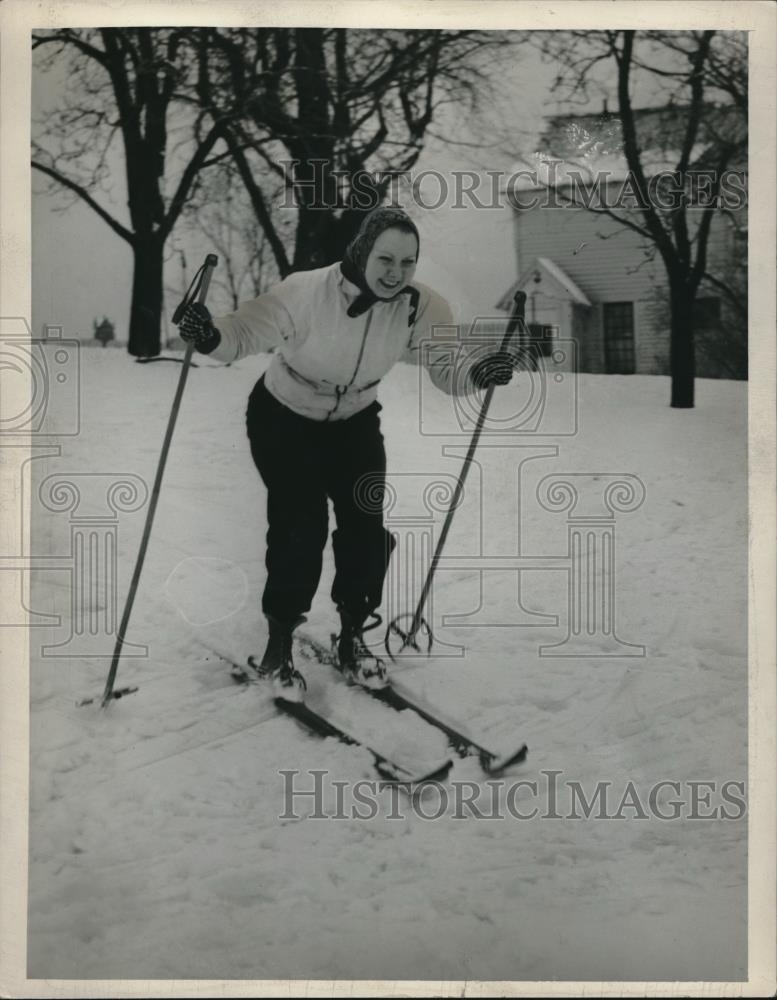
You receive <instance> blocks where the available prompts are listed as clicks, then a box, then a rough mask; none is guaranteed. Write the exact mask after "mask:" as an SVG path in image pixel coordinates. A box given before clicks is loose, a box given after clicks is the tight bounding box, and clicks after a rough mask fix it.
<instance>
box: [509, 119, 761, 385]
mask: <svg viewBox="0 0 777 1000" xmlns="http://www.w3.org/2000/svg"><path fill="white" fill-rule="evenodd" d="M687 113H688V112H687V109H686V108H683V107H676V106H673V105H668V106H665V107H661V108H649V109H643V110H641V111H637V112H635V116H636V123H637V135H638V140H639V143H640V148H641V156H642V162H643V164H644V165H645V173H646V175H647V177H648V178H650V179H651V185H653V184H654V185H655V186H654V187H651V190H652V191H655V193H656V197H657V198H662V197H663V198H664V201H663V202H662V204H665V205H667V206H668V205H669V204H671V203H672V202H671V200H667V199H671V198H672V197H675V198H676V197H678V196H679V192H677V190H676V180H675V181H674V184H675V189H674V190H673V189H672V188H671V183H672V182H671V178H670V177H669V174H670V172H672V171H674V169H675V168H676V165H677V162H678V159H679V152H678V151H679V149H680V146H681V138H682V135H683V134H684V131H685V125H686V122H687ZM704 121H705V124H704V127H703V128H702V129H701V130H700V134H699V141H698V142H697V145H696V147H695V148H694V150H693V152H692V156H691V164H692V180H691V187H692V190H690V192H689V191H688V190H687V189H686V192H685V193H686V195H688V194H690V196H692V198H695V199H696V202H697V203H698V206H699V207H689V208H688V210H687V216H688V220H689V230H690V232H691V236H692V237H693V235H694V233H695V232H696V229H697V227H698V225H699V223H700V221H701V218H702V215H703V213H704V212H708V211H712V212H714V217H713V221H712V224H711V229H710V235H709V241H708V261H707V272H708V273H709V274H710V275H711V276H712V278H713V279H714V280H713V281H705V282H703V283H702V285H701V286H700V288H699V292H698V294H697V300H696V345H697V350H696V357H697V374H698V375H700V376H702V377H726V378H731V377H739V378H742V377H746V370H747V368H746V366H747V319H746V311H745V310H746V305H744V304H745V303H746V287H747V285H746V264H747V259H746V258H747V222H746V219H747V207H746V204H745V202H746V191H745V186H744V185H745V181H746V173H745V164H744V157H743V156H740V157H739V160H738V161H736V162H735V163H734V169H732V170H731V171H730V174H729V175H727V180H726V183H725V185H724V187H723V189H722V191H721V196H720V199H719V202H720V204H719V206H718V207H713V208H710V207H701V206H703V205H704V204H705V194H706V196H707V200H706V204H707V205H709V176H710V170H709V164H710V163H711V162H713V161H712V160H711V154H713V153H714V152H715V150H716V148H717V146H716V143H717V142H719V135H720V133H723V132H725V133H727V134H728V135H729V136H730V135H731V134H732V130H733V129H734V128H737V129H739V130H740V132H739V133H737V134H738V135H741V137H742V148H744V145H745V141H746V140H745V138H744V136H743V135H742V131H743V129H744V125H743V124H742V123H741V122H738V121H736V120H735V116H734V113H733V112H732V111H731V110H729V109H716V112H715V113H714V114H707V115H705V116H704ZM715 129H719V130H720V133H717V134H716V132H715ZM621 149H622V143H621V128H620V120H619V119H618V118H617V117H616V116H613V115H610V114H608V113H607V110H606V107H605V110H604V111H603V112H602V113H601V114H599V115H579V116H574V115H559V116H555V117H552V118H549V119H547V125H546V130H545V133H544V135H543V136H542V137H541V140H540V143H539V146H538V149H537V150H536V152H535V153H534V154H532V155H531V156H527V157H525V158H523V159H522V160H521V161H520V162H519V163H518V164H516V166H515V169H514V171H513V173H512V175H511V178H510V181H509V185H508V191H507V193H508V196H509V198H510V202H511V204H512V207H513V212H514V246H515V253H516V259H517V272H518V273H517V277H516V280H515V281H514V282H513V283H512V285H511V286H510V287H509V288H507V289H506V290H505V293H504V295H503V296H502V298H501V299H500V301H499V302H498V308H500V309H503V310H507V311H509V309H510V306H511V303H512V298H513V294H514V293H515V292H516V291H517V290H519V289H522V290H523V291H525V292H526V293H527V309H526V317H527V320H528V321H529V323H530V325H531V329H532V330H533V333H534V336H535V337H536V338H537V341H538V344H539V345H540V349H541V351H542V353H548V352H549V351H550V350H552V343H553V340H554V339H561V340H564V339H566V338H573V339H574V340H575V341H576V345H577V350H576V353H577V365H578V369H579V370H580V371H586V372H605V373H620V374H633V373H636V374H668V372H669V325H670V322H669V321H670V316H669V295H668V287H667V276H666V270H665V268H664V264H663V262H662V260H661V257H660V255H659V254H658V253H657V251H656V249H655V247H654V246H653V245H652V244H651V243H650V242H649V241H647V240H646V239H645V237H644V236H642V235H641V234H639V233H637V232H635V231H634V230H632V229H629V228H627V227H626V226H625V225H624V224H623V222H622V221H619V219H623V218H626V219H628V218H632V219H633V220H634V221H636V222H638V223H640V224H641V223H642V219H641V215H640V214H639V212H638V210H637V208H636V200H635V197H634V191H635V189H634V187H633V182H632V180H631V179H630V177H629V173H628V169H627V166H626V161H625V157H624V156H623V154H622V152H621ZM705 178H706V180H705ZM604 209H609V210H611V211H615V212H616V215H617V216H618V218H613V217H612V216H611V215H608V214H606V212H605V211H604ZM663 218H664V224H665V225H669V224H670V223H669V215H668V212H666V213H664V215H663ZM724 286H725V288H724ZM726 289H730V290H733V292H734V298H732V297H731V295H729V294H727V293H726ZM737 292H739V293H740V295H739V303H740V304H739V307H738V308H737V307H736V305H735V303H734V299H736V298H737V296H736V293H737ZM570 356H571V355H570Z"/></svg>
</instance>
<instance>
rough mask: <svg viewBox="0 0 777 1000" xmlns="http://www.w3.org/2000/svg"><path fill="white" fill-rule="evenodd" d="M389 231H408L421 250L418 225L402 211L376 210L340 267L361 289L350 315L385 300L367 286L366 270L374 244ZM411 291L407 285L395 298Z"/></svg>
mask: <svg viewBox="0 0 777 1000" xmlns="http://www.w3.org/2000/svg"><path fill="white" fill-rule="evenodd" d="M387 229H402V230H404V231H405V232H410V233H413V235H414V236H415V238H416V241H417V242H418V246H419V249H420V245H421V239H420V237H419V235H418V230H417V229H416V226H415V223H414V222H413V221H412V220H411V218H410V216H409V215H407V213H405V212H403V211H402V209H401V208H376V209H374V210H373V211H372V212H370V214H369V215H367V216H365V218H364V219H363V220H362V224H361V226H359V231H358V233H357V234H356V236H355V237H354V238H353V239H352V240H351V242H350V243H349V244H348V246H347V248H346V251H345V254H344V255H343V260H342V262H341V264H340V269H341V271H342V272H343V276H344V277H345V278H347V279H348V281H350V282H352V283H353V284H354V285H356V286H357V287H358V288H359V290H360V294H359V295H357V297H356V299H355V300H354V301H353V302H352V303H351V305H350V306H349V308H348V315H349V316H352V317H353V316H361V315H362V313H365V312H366V311H367V310H368V309H369V308H370V306H372V305H374V303H375V302H378V301H386V300H385V299H380V297H379V296H377V295H376V294H375V293H374V292H373V291H372V289H371V288H370V286H369V285H368V284H367V280H366V278H365V277H364V269H365V267H366V266H367V258H368V257H369V256H370V253H371V252H372V248H373V247H374V246H375V241H376V240H377V238H378V237H379V236H380V234H381V233H384V232H385V231H386V230H387ZM412 291H413V289H412V287H411V286H410V285H406V286H405V287H404V288H401V289H400V290H399V291H398V292H397V295H396V296H394V298H396V297H397V296H398V295H402V294H404V293H412Z"/></svg>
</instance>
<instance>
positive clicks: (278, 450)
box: [246, 378, 395, 621]
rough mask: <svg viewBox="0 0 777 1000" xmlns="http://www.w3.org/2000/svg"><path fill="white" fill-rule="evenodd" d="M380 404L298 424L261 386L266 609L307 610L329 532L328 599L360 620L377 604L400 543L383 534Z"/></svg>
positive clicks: (252, 406) (254, 416) (251, 425)
mask: <svg viewBox="0 0 777 1000" xmlns="http://www.w3.org/2000/svg"><path fill="white" fill-rule="evenodd" d="M380 409H381V407H380V404H379V403H377V402H375V403H373V404H371V405H370V406H368V407H367V408H366V409H365V410H362V411H361V412H360V413H357V414H356V415H355V416H353V417H350V418H348V419H347V420H338V421H325V422H324V421H318V420H309V419H308V418H307V417H302V416H300V415H299V414H297V413H294V412H293V410H290V409H289V408H288V407H286V406H284V405H283V404H282V403H280V402H278V400H276V399H275V397H274V396H273V395H272V394H271V393H270V392H269V390H268V389H267V388H266V386H265V384H264V379H263V378H262V379H260V380H259V382H258V383H257V384H256V386H255V388H254V390H253V392H252V393H251V396H250V398H249V401H248V411H247V414H246V424H247V431H248V438H249V441H250V443H251V454H252V456H253V459H254V463H255V464H256V467H257V469H258V470H259V474H260V475H261V477H262V480H263V482H264V484H265V486H266V487H267V524H268V529H267V555H266V564H267V583H266V585H265V588H264V594H263V595H262V610H263V612H264V613H265V614H266V615H272V616H273V617H274V618H276V619H278V620H280V621H292V620H293V619H295V618H297V617H298V616H299V615H301V614H304V613H305V612H306V611H308V610H309V609H310V606H311V604H312V602H313V597H314V596H315V593H316V590H317V588H318V584H319V580H320V578H321V566H322V555H323V550H324V546H325V545H326V541H327V536H328V534H329V508H328V502H327V501H328V499H330V500H331V501H332V506H333V508H334V513H335V521H336V524H337V528H336V530H335V531H334V532H333V533H332V548H333V551H334V558H335V579H334V583H333V585H332V600H333V601H334V602H335V604H336V605H337V606H338V607H342V608H344V609H345V610H346V611H347V612H348V613H349V614H350V615H352V616H354V617H356V618H358V619H360V620H361V619H363V618H364V617H366V615H367V614H368V613H369V612H371V611H373V610H374V609H375V608H377V607H378V605H379V604H380V603H381V598H382V593H383V580H384V577H385V575H386V570H387V568H388V562H389V559H390V558H391V552H392V549H393V548H394V544H395V543H394V538H393V536H392V535H390V534H389V532H387V531H386V530H385V529H384V527H383V496H384V490H385V480H386V452H385V448H384V446H383V435H382V434H381V431H380V417H379V416H378V414H379V412H380Z"/></svg>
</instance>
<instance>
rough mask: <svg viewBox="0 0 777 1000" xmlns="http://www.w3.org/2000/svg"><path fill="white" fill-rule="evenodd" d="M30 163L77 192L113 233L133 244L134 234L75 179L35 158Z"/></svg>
mask: <svg viewBox="0 0 777 1000" xmlns="http://www.w3.org/2000/svg"><path fill="white" fill-rule="evenodd" d="M31 165H32V167H33V168H34V169H35V170H40V172H41V173H42V174H46V176H47V177H51V178H52V179H53V180H55V181H56V182H57V184H61V185H62V187H65V188H67V189H68V190H70V191H73V192H74V193H75V194H77V195H78V197H79V198H80V199H81V200H82V201H83V202H85V203H86V204H87V205H88V206H89V207H90V208H91V209H92V210H93V211H95V212H96V213H97V214H98V215H99V216H100V218H101V219H102V220H103V221H104V222H107V224H108V225H109V226H110V227H111V229H112V230H113V231H114V232H115V233H117V234H118V235H119V236H121V238H122V239H123V240H126V241H127V243H129V245H130V246H134V244H135V234H134V233H132V232H130V230H129V229H126V228H125V227H124V226H122V224H121V223H120V222H117V221H116V219H114V218H113V216H112V215H110V214H109V213H108V212H106V211H105V209H104V208H103V207H102V206H101V205H98V203H97V202H96V201H95V200H94V198H92V196H91V195H90V194H89V192H88V191H87V190H86V188H84V187H82V186H81V185H80V184H77V183H76V182H75V181H72V180H71V179H70V178H69V177H66V176H65V175H64V174H61V173H60V172H59V171H58V170H54V169H53V167H47V166H46V165H45V164H44V163H38V162H37V161H36V160H32V162H31Z"/></svg>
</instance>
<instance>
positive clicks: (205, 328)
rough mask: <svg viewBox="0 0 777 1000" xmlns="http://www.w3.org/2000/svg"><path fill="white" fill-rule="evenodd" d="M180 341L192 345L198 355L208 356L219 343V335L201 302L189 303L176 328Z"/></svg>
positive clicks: (206, 308)
mask: <svg viewBox="0 0 777 1000" xmlns="http://www.w3.org/2000/svg"><path fill="white" fill-rule="evenodd" d="M178 332H179V333H180V334H181V339H182V340H185V341H186V343H187V344H194V346H195V347H196V349H197V350H198V351H199V352H200V354H210V352H211V351H215V350H216V348H217V347H218V346H219V344H220V343H221V334H220V333H219V332H218V330H217V329H216V327H215V326H214V325H213V321H212V319H211V315H210V313H209V312H208V307H207V306H206V305H203V303H202V302H190V303H189V305H188V306H187V307H186V309H185V310H184V314H183V316H182V317H181V322H180V324H179V326H178Z"/></svg>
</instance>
